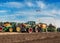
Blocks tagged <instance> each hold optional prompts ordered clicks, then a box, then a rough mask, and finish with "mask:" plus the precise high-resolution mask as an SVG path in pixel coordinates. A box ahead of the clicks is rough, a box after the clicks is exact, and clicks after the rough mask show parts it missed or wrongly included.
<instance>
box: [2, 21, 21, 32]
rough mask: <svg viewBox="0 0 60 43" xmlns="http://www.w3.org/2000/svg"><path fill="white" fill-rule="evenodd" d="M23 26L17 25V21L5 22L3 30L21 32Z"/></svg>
mask: <svg viewBox="0 0 60 43" xmlns="http://www.w3.org/2000/svg"><path fill="white" fill-rule="evenodd" d="M20 30H21V28H20V27H18V26H16V23H15V22H11V23H9V22H5V23H4V28H3V31H4V32H20Z"/></svg>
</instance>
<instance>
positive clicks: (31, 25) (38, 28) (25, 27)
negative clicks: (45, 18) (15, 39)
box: [0, 21, 59, 33]
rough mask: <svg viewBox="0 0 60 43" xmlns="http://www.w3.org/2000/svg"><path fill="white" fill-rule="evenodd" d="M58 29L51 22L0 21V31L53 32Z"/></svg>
mask: <svg viewBox="0 0 60 43" xmlns="http://www.w3.org/2000/svg"><path fill="white" fill-rule="evenodd" d="M55 31H59V30H58V29H56V27H55V26H53V25H52V24H49V25H47V24H45V23H38V24H36V23H35V21H28V22H26V23H15V22H4V23H2V22H1V23H0V32H22V33H23V32H28V33H32V32H55Z"/></svg>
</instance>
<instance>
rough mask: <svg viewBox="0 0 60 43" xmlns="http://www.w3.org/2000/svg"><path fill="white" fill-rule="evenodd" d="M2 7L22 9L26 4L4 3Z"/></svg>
mask: <svg viewBox="0 0 60 43" xmlns="http://www.w3.org/2000/svg"><path fill="white" fill-rule="evenodd" d="M2 5H3V6H6V7H14V8H21V7H23V6H24V4H22V3H19V2H7V3H3V4H2Z"/></svg>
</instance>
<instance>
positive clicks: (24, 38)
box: [0, 32, 60, 43]
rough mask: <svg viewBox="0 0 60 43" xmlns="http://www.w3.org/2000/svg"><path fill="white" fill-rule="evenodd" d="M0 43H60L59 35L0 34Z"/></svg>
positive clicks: (55, 33)
mask: <svg viewBox="0 0 60 43" xmlns="http://www.w3.org/2000/svg"><path fill="white" fill-rule="evenodd" d="M0 43H60V33H57V32H51V33H48V32H47V33H44V32H43V33H15V32H14V33H8V32H7V33H0Z"/></svg>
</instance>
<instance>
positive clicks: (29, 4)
mask: <svg viewBox="0 0 60 43" xmlns="http://www.w3.org/2000/svg"><path fill="white" fill-rule="evenodd" d="M26 5H27V6H29V7H32V6H34V5H33V3H32V2H26Z"/></svg>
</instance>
